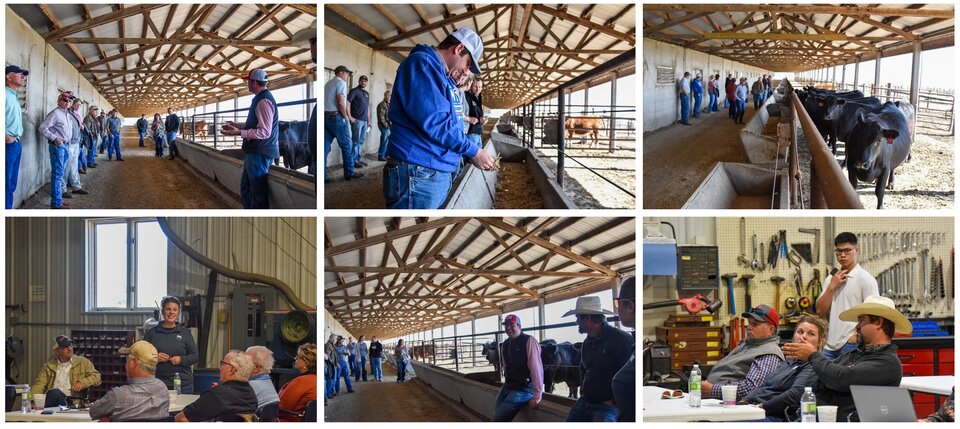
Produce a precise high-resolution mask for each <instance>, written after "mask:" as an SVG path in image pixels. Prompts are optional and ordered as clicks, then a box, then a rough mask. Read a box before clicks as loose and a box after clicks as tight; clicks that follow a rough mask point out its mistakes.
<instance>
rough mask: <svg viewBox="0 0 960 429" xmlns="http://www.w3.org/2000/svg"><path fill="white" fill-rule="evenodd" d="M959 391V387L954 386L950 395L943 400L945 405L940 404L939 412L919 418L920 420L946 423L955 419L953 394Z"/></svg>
mask: <svg viewBox="0 0 960 429" xmlns="http://www.w3.org/2000/svg"><path fill="white" fill-rule="evenodd" d="M955 393H957V388H956V387H954V388H953V390H952V391H950V396H947V400H946V401H944V402H943V405H941V406H940V409H939V410H937V412H935V413H933V414H931V415H929V416H927V417H926V418H923V419H919V420H917V421H918V422H923V423H926V422H936V423H945V422H952V421H955V420H954V418H955V413H954V407H953V395H954V394H955Z"/></svg>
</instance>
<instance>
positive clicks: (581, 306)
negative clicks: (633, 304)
mask: <svg viewBox="0 0 960 429" xmlns="http://www.w3.org/2000/svg"><path fill="white" fill-rule="evenodd" d="M571 314H613V313H612V312H611V311H609V310H604V309H603V308H601V307H600V297H599V296H582V297H580V298H577V306H576V307H575V308H574V309H573V310H570V311H568V312H566V313H564V314H563V317H567V316H569V315H571Z"/></svg>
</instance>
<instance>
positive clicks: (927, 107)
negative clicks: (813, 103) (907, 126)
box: [797, 80, 956, 136]
mask: <svg viewBox="0 0 960 429" xmlns="http://www.w3.org/2000/svg"><path fill="white" fill-rule="evenodd" d="M800 83H803V84H804V85H808V84H810V85H816V84H829V85H830V86H834V87H836V88H838V89H843V90H847V89H849V90H851V91H852V90H860V92H862V93H863V94H864V95H869V96H872V97H877V98H879V99H881V101H884V102H887V101H896V100H909V99H910V90H909V89H903V88H898V87H893V86H892V85H891V84H889V83H888V84H887V85H885V86H884V85H880V86H876V85H872V84H861V85H857V86H854V85H853V84H849V83H848V84H834V83H833V82H823V81H814V80H804V81H798V82H797V84H798V85H799V84H800ZM919 94H920V96H919V98H918V99H917V105H916V106H914V107H915V108H916V109H917V128H924V129H928V130H932V131H939V132H945V133H946V135H951V136H952V135H954V134H955V133H956V124H955V123H954V118H955V113H954V107H955V105H956V95H954V94H950V93H944V92H935V91H920V92H919ZM936 125H941V126H939V127H938V126H936ZM944 125H945V126H946V129H944V127H943V126H944Z"/></svg>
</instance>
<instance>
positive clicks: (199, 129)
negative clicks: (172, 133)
mask: <svg viewBox="0 0 960 429" xmlns="http://www.w3.org/2000/svg"><path fill="white" fill-rule="evenodd" d="M189 127H190V123H188V122H186V121H184V122H183V123H181V124H180V135H182V136H186V135H187V130H189ZM194 134H195V137H202V138H207V121H204V120H200V121H197V122H195V123H194Z"/></svg>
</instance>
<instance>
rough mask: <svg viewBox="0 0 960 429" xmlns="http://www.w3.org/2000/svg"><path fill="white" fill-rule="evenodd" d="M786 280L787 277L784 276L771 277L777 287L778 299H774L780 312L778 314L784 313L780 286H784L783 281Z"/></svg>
mask: <svg viewBox="0 0 960 429" xmlns="http://www.w3.org/2000/svg"><path fill="white" fill-rule="evenodd" d="M784 280H786V279H785V278H783V277H780V276H773V277H770V281H771V282H773V286H774V287H775V288H777V292H776V300H775V301H774V306H775V307H776V308H777V313H778V314H782V313H783V309H782V308H783V307H781V306H780V304H782V303H781V302H780V289H781V288H780V287H781V286H783V281H784Z"/></svg>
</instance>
